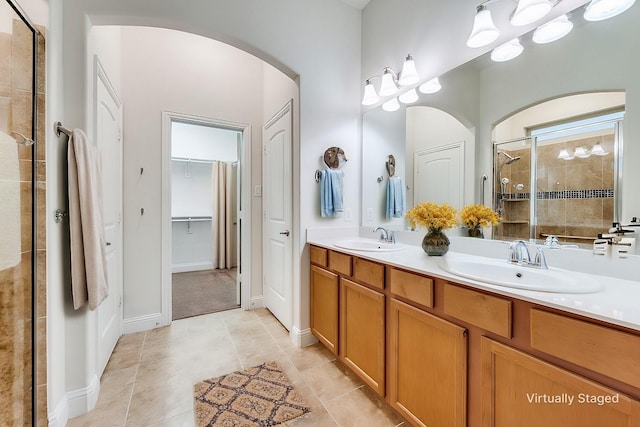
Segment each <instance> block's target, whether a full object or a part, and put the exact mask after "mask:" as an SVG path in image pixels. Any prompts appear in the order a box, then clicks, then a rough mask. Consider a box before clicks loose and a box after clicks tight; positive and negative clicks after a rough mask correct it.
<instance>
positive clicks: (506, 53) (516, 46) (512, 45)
mask: <svg viewBox="0 0 640 427" xmlns="http://www.w3.org/2000/svg"><path fill="white" fill-rule="evenodd" d="M523 51H524V47H522V45H521V44H520V40H519V39H518V38H517V37H516V38H515V39H513V40H510V41H508V42H506V43H505V44H503V45H501V46H498V47H497V48H495V49H493V51H491V59H492V60H493V61H495V62H505V61H510V60H512V59H513V58H515V57H516V56H519V55H520V54H521V53H522V52H523Z"/></svg>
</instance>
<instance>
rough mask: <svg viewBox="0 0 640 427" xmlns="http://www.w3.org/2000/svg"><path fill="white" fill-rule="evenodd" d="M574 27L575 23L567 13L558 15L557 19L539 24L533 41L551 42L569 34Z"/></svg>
mask: <svg viewBox="0 0 640 427" xmlns="http://www.w3.org/2000/svg"><path fill="white" fill-rule="evenodd" d="M572 29H573V23H572V22H571V21H569V18H568V17H567V15H561V16H558V17H557V18H556V19H554V20H552V21H549V22H547V23H546V24H543V25H541V26H539V27H538V28H537V29H536V30H535V31H534V32H533V37H532V38H533V41H534V42H536V43H539V44H542V43H551V42H554V41H556V40H559V39H561V38H563V37H564V36H566V35H567V34H569V33H570V32H571V30H572Z"/></svg>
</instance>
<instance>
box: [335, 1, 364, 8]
mask: <svg viewBox="0 0 640 427" xmlns="http://www.w3.org/2000/svg"><path fill="white" fill-rule="evenodd" d="M341 1H342V2H343V3H346V4H348V5H349V6H352V7H355V8H356V9H360V10H362V9H364V7H365V6H366V5H367V3H369V0H341Z"/></svg>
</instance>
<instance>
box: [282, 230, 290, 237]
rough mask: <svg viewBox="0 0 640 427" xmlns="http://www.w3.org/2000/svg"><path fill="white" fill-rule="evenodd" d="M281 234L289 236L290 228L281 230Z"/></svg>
mask: <svg viewBox="0 0 640 427" xmlns="http://www.w3.org/2000/svg"><path fill="white" fill-rule="evenodd" d="M280 234H284V235H285V236H287V237H289V234H290V233H289V230H284V231H281V232H280Z"/></svg>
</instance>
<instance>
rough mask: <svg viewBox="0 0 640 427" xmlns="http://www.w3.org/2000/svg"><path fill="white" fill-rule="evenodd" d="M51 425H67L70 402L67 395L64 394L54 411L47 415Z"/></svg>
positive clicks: (52, 426)
mask: <svg viewBox="0 0 640 427" xmlns="http://www.w3.org/2000/svg"><path fill="white" fill-rule="evenodd" d="M47 418H48V422H49V424H48V425H49V427H65V426H66V425H67V422H68V421H69V402H68V400H67V396H66V395H65V396H63V397H62V399H60V401H59V402H58V404H57V405H56V407H55V408H54V410H53V411H51V412H49V414H48V415H47Z"/></svg>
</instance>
